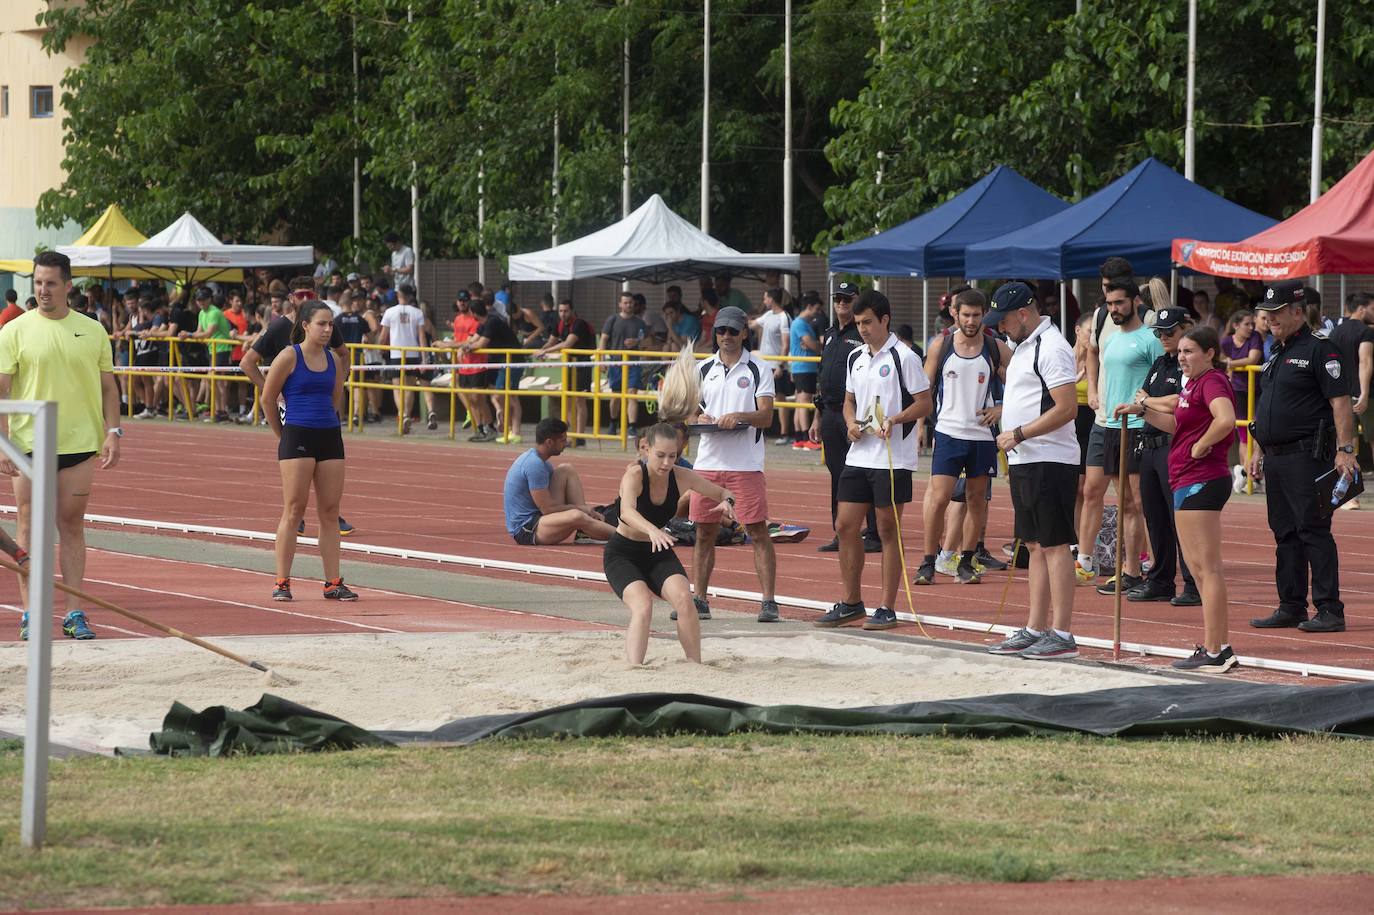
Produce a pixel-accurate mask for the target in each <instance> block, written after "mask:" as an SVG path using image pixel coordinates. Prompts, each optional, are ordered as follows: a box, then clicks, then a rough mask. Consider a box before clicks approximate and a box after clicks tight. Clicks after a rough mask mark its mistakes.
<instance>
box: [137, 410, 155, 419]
mask: <svg viewBox="0 0 1374 915" xmlns="http://www.w3.org/2000/svg"><path fill="white" fill-rule="evenodd" d="M138 418H139V419H157V413H155V412H154V411H152V410H144V411H143V412H142V413H140V414H138Z"/></svg>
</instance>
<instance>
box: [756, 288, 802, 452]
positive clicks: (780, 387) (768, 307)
mask: <svg viewBox="0 0 1374 915" xmlns="http://www.w3.org/2000/svg"><path fill="white" fill-rule="evenodd" d="M763 307H764V311H763V314H762V315H760V316H759V317H757V318H754V319H752V320H751V321H750V322H749V327H750V329H752V330H753V331H754V332H756V333H757V334H758V339H759V355H760V356H763V357H764V361H765V362H766V363H767V364H768V367H769V369H770V370H771V371H772V373H773V389H774V396H775V397H776V398H777V399H778V400H786V399H787V398H788V397H791V396H792V376H791V375H789V374H788V372H787V363H786V362H784V361H783V360H782V357H783V356H786V355H787V354H788V353H787V350H788V346H789V345H790V343H791V328H792V316H791V315H789V314H788V313H787V311H786V309H784V308H783V289H782V288H781V287H772V288H770V289H767V290H765V291H764V293H763ZM770 357H771V358H770ZM777 413H778V432H779V433H780V434H779V436H778V438H777V439H775V440H774V441H773V444H774V445H790V444H792V441H793V439H792V411H791V410H784V409H781V408H779V409H778V411H777Z"/></svg>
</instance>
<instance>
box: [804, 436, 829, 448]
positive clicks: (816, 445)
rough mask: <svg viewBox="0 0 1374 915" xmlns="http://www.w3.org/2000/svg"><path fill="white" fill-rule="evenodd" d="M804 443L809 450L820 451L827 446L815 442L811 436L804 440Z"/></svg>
mask: <svg viewBox="0 0 1374 915" xmlns="http://www.w3.org/2000/svg"><path fill="white" fill-rule="evenodd" d="M802 444H803V445H805V446H806V450H807V451H820V450H822V449H823V448H825V446H824V445H822V444H821V443H820V442H813V441H811V439H809V438H808V439H807V440H806V441H804V442H802Z"/></svg>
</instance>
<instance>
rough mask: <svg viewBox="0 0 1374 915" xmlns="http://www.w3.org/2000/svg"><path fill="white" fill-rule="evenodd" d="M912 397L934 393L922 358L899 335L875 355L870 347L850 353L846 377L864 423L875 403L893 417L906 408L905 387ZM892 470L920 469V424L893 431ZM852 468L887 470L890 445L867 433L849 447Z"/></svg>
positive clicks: (846, 385) (857, 414)
mask: <svg viewBox="0 0 1374 915" xmlns="http://www.w3.org/2000/svg"><path fill="white" fill-rule="evenodd" d="M903 384H905V387H906V392H907V393H908V394H910V395H912V396H915V395H917V394H920V393H921V392H922V391H928V390H930V382H929V381H928V380H927V379H926V373H925V370H924V369H923V368H922V367H921V359H920V357H919V356H917V355H916V353H915V352H913V351H912V350H911V348H910V347H908V346H907V345H906V344H905V343H903V342H902V341H900V340H898V339H897V335H896V334H888V335H887V341H886V342H884V343H883V348H882V349H880V350H878V352H877V353H874V352H873V351H872V350H870V349H869V348H868V346H867V345H863V346H860V347H859V348H857V349H855V350H854V351H853V352H851V353H850V354H849V361H848V363H847V369H846V371H845V376H844V390H845V393H846V394H852V395H854V416H855V418H856V419H858V420H860V421H862V420H863V418H864V416H866V415H868V414H870V413H871V412H872V411H873V403H874V401H875V400H881V402H882V407H883V415H884V416H891V415H893V414H895V413H899V412H901V411H902V410H903V409H905V408H904V407H903V406H902V387H903ZM890 441H891V443H892V467H893V468H894V469H897V470H915V469H916V463H917V460H916V424H915V423H914V422H913V423H906V424H904V425H902V426H898V427H895V428H894V429H893V430H892V438H891V440H890ZM844 462H845V465H846V466H848V467H864V468H868V469H870V470H886V469H887V467H888V463H887V444H886V443H885V442H884V441H883V440H882V439H880V438H878V436H876V435H872V434H866V435H864V436H863V438H861V439H859V440H858V441H857V442H854V443H853V444H851V445H850V446H849V454H848V455H847V456H846V457H845V459H844Z"/></svg>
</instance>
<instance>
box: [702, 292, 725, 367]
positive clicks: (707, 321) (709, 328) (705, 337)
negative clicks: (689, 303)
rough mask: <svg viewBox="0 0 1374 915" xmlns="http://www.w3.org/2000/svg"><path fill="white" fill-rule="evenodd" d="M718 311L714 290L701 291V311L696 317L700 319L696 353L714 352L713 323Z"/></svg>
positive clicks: (717, 299)
mask: <svg viewBox="0 0 1374 915" xmlns="http://www.w3.org/2000/svg"><path fill="white" fill-rule="evenodd" d="M718 311H720V297H719V296H718V295H716V291H715V290H714V289H703V290H702V291H701V311H700V313H699V315H698V317H699V318H700V319H701V333H700V334H698V335H697V345H696V351H697V352H698V353H711V352H715V345H716V338H715V329H714V328H715V322H716V312H718Z"/></svg>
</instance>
